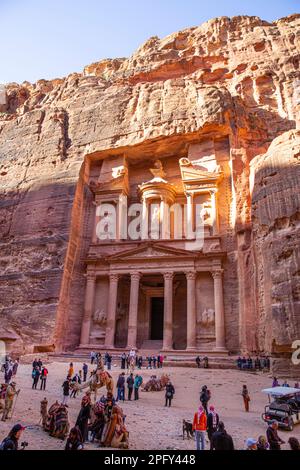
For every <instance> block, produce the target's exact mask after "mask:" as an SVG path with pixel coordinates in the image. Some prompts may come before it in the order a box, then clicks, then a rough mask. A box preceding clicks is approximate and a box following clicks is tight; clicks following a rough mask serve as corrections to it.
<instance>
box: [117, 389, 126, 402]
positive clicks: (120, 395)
mask: <svg viewBox="0 0 300 470" xmlns="http://www.w3.org/2000/svg"><path fill="white" fill-rule="evenodd" d="M118 400H123V401H124V400H125V388H118V396H117V401H118Z"/></svg>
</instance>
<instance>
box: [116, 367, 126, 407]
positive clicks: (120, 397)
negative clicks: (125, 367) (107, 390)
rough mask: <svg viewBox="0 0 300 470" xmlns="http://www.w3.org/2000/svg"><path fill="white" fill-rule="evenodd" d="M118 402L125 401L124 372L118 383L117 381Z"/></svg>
mask: <svg viewBox="0 0 300 470" xmlns="http://www.w3.org/2000/svg"><path fill="white" fill-rule="evenodd" d="M117 392H118V394H117V400H116V401H119V400H123V401H124V400H125V372H122V373H121V374H120V375H119V378H118V381H117Z"/></svg>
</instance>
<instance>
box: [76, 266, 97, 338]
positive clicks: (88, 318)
mask: <svg viewBox="0 0 300 470" xmlns="http://www.w3.org/2000/svg"><path fill="white" fill-rule="evenodd" d="M95 287H96V276H95V274H94V273H93V274H92V273H88V274H87V280H86V288H85V301H84V314H83V321H82V326H81V336H80V346H85V345H87V344H89V341H90V330H91V322H92V316H93V310H94V301H95Z"/></svg>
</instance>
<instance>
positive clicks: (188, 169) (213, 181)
mask: <svg viewBox="0 0 300 470" xmlns="http://www.w3.org/2000/svg"><path fill="white" fill-rule="evenodd" d="M179 166H180V171H181V178H182V182H183V184H184V186H185V189H202V188H207V189H209V188H211V189H213V188H216V187H217V185H218V183H219V182H220V181H221V179H222V176H223V174H222V170H221V168H220V166H216V171H208V170H206V169H205V168H204V167H201V168H200V167H199V166H198V165H195V164H193V163H192V162H191V161H190V160H189V159H188V158H181V159H180V160H179Z"/></svg>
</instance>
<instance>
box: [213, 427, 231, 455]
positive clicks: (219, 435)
mask: <svg viewBox="0 0 300 470" xmlns="http://www.w3.org/2000/svg"><path fill="white" fill-rule="evenodd" d="M211 450H234V445H233V440H232V437H231V436H230V435H229V434H227V432H226V430H225V426H224V423H223V422H222V421H220V422H219V426H218V430H217V431H216V432H214V433H213V435H212V440H211Z"/></svg>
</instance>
